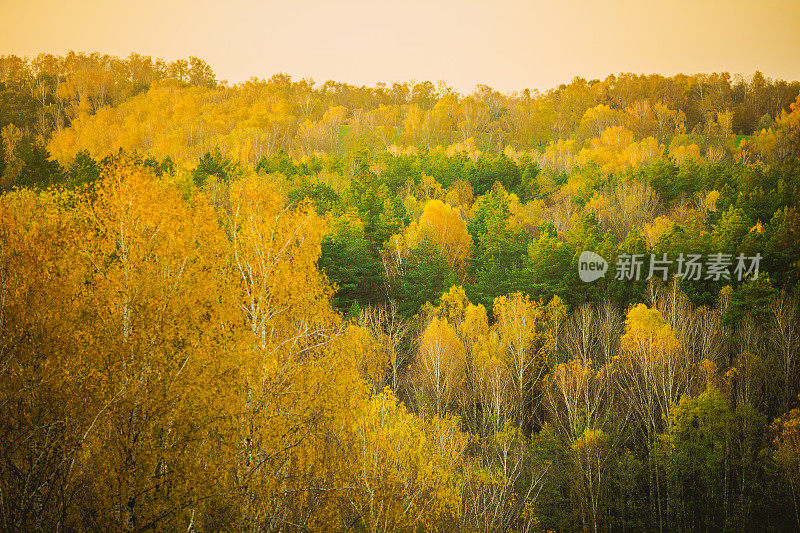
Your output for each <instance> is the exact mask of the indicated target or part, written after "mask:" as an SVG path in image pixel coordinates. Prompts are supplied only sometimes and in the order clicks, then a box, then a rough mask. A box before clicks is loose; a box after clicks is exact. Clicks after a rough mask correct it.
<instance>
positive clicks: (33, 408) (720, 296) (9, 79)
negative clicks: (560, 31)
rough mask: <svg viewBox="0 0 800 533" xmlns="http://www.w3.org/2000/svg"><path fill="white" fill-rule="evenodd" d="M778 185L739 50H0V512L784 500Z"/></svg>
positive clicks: (291, 521)
mask: <svg viewBox="0 0 800 533" xmlns="http://www.w3.org/2000/svg"><path fill="white" fill-rule="evenodd" d="M799 209H800V82H799V81H782V80H773V79H770V78H766V77H765V76H764V75H762V74H761V73H760V72H755V73H754V74H752V75H751V76H748V77H742V76H731V75H730V74H728V73H712V74H693V75H683V74H681V75H675V76H662V75H637V74H630V73H622V74H618V75H609V76H608V77H607V78H605V79H603V80H599V79H593V80H586V79H583V78H580V77H576V78H575V79H573V80H572V81H571V82H570V83H567V84H563V85H560V86H558V87H556V88H553V89H550V90H548V91H545V92H539V91H530V90H525V91H522V92H515V93H509V94H503V93H500V92H498V91H495V90H494V89H492V88H491V87H488V86H485V85H479V86H477V87H476V88H475V90H474V92H472V93H470V94H461V93H459V92H457V91H456V90H454V89H452V88H450V87H449V86H447V85H446V84H445V83H443V82H439V83H432V82H428V81H422V82H417V81H411V82H405V83H392V84H381V83H379V84H377V85H376V86H374V87H368V86H355V85H349V84H347V83H340V82H335V81H327V82H324V83H317V82H315V81H314V80H311V79H302V80H293V79H292V78H290V77H289V76H288V75H285V74H276V75H273V76H271V77H270V78H268V79H260V78H255V77H254V78H251V79H250V80H249V81H247V82H244V83H237V84H229V83H227V82H224V81H220V80H218V79H217V77H216V75H215V73H214V72H213V70H212V69H211V67H210V66H209V65H208V64H207V63H206V62H205V61H203V60H201V59H198V58H195V57H191V58H189V59H186V60H177V61H172V62H168V61H163V60H159V59H154V58H151V57H148V56H142V55H137V54H132V55H131V56H129V57H127V58H119V57H113V56H109V55H102V54H99V53H91V54H86V53H75V52H70V53H69V54H67V55H64V56H54V55H48V54H42V55H39V56H37V57H34V58H25V57H17V56H0V530H2V531H9V532H12V531H14V532H16V531H131V532H133V531H190V532H193V531H196V532H200V531H251V532H254V533H255V532H267V531H353V532H375V533H377V532H388V531H407V532H422V531H450V532H452V531H469V532H478V531H484V532H490V531H510V532H534V531H584V532H587V533H597V532H604V531H658V532H664V531H753V530H757V531H789V530H800V396H798V394H799V393H800V286H799V285H798V281H800V211H798V210H799ZM585 251H589V252H593V253H594V254H596V255H597V256H600V257H601V258H604V259H605V260H606V261H607V262H608V271H607V272H605V275H604V276H601V277H599V278H598V279H596V280H594V281H590V282H586V281H583V280H582V278H581V277H580V272H579V270H580V268H581V267H582V264H581V261H582V260H581V259H580V258H581V255H582V253H583V252H585ZM690 258H694V259H692V260H690ZM742 258H748V260H749V262H748V263H747V265H746V266H747V268H741V267H742V262H741V260H742ZM754 258H755V259H754ZM632 260H638V261H639V264H638V265H636V267H637V268H636V270H635V271H634V270H630V271H625V270H624V269H623V268H622V267H621V266H620V265H625V264H630V263H631V261H632ZM703 260H704V261H705V262H704V263H703V262H702V261H703ZM626 261H627V263H626ZM698 261H700V262H699V263H698ZM689 263H691V264H692V265H694V266H696V267H697V271H696V274H697V275H696V276H687V275H685V274H686V273H687V268H689V266H688V264H689ZM665 265H667V266H665ZM720 265H721V266H720Z"/></svg>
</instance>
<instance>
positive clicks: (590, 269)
mask: <svg viewBox="0 0 800 533" xmlns="http://www.w3.org/2000/svg"><path fill="white" fill-rule="evenodd" d="M607 271H608V261H606V260H605V259H603V258H602V257H601V256H599V255H597V254H596V253H594V252H590V251H588V250H585V251H583V252H581V256H580V257H579V258H578V276H579V277H580V278H581V281H583V282H585V283H590V282H592V281H594V280H596V279H599V278H602V277H603V276H605V275H606V272H607Z"/></svg>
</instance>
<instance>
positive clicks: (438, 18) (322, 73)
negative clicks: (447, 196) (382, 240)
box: [0, 0, 800, 92]
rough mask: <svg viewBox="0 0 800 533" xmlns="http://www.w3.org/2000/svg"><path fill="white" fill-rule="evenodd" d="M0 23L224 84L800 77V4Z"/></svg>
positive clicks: (179, 2)
mask: <svg viewBox="0 0 800 533" xmlns="http://www.w3.org/2000/svg"><path fill="white" fill-rule="evenodd" d="M0 21H2V27H3V30H2V31H0V54H17V55H27V56H34V55H36V54H38V53H40V52H50V53H56V54H63V53H66V52H67V51H69V50H75V51H84V52H92V51H98V52H102V53H109V54H113V55H118V56H127V55H129V54H130V53H131V52H137V53H140V54H144V55H151V56H153V57H162V58H164V59H167V60H173V59H176V58H180V57H184V58H185V57H188V56H190V55H194V56H198V57H201V58H203V59H205V60H206V61H207V62H208V63H209V64H210V65H211V67H212V68H213V69H214V71H215V72H216V73H217V77H218V78H219V79H225V80H228V81H229V82H231V83H236V82H240V81H244V80H247V79H248V78H250V77H251V76H256V77H259V78H265V77H269V76H271V75H272V74H274V73H276V72H286V73H288V74H290V75H292V76H293V77H295V78H303V77H310V78H313V79H314V80H315V81H317V82H323V81H325V80H328V79H334V80H337V81H346V82H349V83H355V84H368V85H374V84H375V83H376V82H378V81H384V82H387V83H390V82H392V81H406V80H410V79H416V80H428V79H429V80H432V81H438V80H444V81H445V82H446V83H448V84H449V85H451V86H453V87H455V88H456V89H458V90H460V91H462V92H464V91H471V90H472V89H473V88H474V86H475V84H477V83H485V84H487V85H490V86H492V87H494V88H496V89H498V90H501V91H506V92H509V91H516V90H522V89H525V88H531V89H540V90H541V89H548V88H551V87H555V86H557V85H558V84H560V83H564V82H568V81H569V80H571V79H572V78H573V77H575V76H583V77H585V78H587V79H591V78H604V77H605V76H606V75H608V74H611V73H614V74H617V73H620V72H636V73H654V72H657V73H661V74H665V75H671V74H676V73H678V72H685V73H696V72H719V71H728V72H731V73H741V74H744V75H746V76H749V75H751V74H752V73H753V72H754V71H755V70H761V71H762V72H763V73H764V74H765V75H766V76H769V77H773V78H783V79H787V80H797V79H800V0H747V1H745V0H674V1H667V0H660V1H652V0H606V1H599V0H598V1H577V0H572V1H570V0H565V1H562V0H552V1H539V0H529V1H521V0H495V1H488V0H483V1H478V0H461V1H458V2H456V1H450V0H443V1H436V0H430V1H428V2H425V1H420V0H405V1H394V2H385V1H383V0H372V1H367V0H365V1H350V2H332V1H327V0H295V1H289V0H283V1H271V0H270V1H265V0H262V1H256V0H228V1H224V2H223V1H218V2H211V1H208V0H160V1H156V0H127V1H120V2H118V1H115V0H105V1H100V0H76V1H69V0H0Z"/></svg>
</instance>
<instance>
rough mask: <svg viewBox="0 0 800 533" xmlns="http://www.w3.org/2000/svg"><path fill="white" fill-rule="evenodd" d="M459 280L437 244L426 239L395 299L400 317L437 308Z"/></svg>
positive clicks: (416, 251) (413, 254) (407, 267)
mask: <svg viewBox="0 0 800 533" xmlns="http://www.w3.org/2000/svg"><path fill="white" fill-rule="evenodd" d="M457 283H458V278H457V276H456V273H455V272H454V271H453V268H452V267H451V266H450V264H449V263H448V262H447V260H446V259H445V258H444V257H443V256H442V254H441V253H439V250H438V248H437V247H436V245H435V244H433V243H431V242H430V241H429V240H427V239H423V240H422V241H420V243H419V244H418V245H417V246H416V247H415V248H414V249H413V250H411V252H410V253H409V255H408V257H407V258H406V260H405V265H404V267H403V271H402V274H401V275H400V276H399V279H398V280H397V282H396V286H395V288H394V290H393V294H392V297H393V299H394V300H395V301H396V302H397V310H398V311H399V312H400V314H402V315H404V316H407V317H410V316H413V315H414V314H416V313H417V311H419V309H420V308H421V307H422V305H423V304H425V303H426V302H430V303H431V304H433V305H437V304H438V302H439V298H440V297H441V296H442V294H444V292H445V291H447V290H448V289H449V288H450V287H452V286H453V285H456V284H457Z"/></svg>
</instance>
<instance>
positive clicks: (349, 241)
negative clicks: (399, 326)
mask: <svg viewBox="0 0 800 533" xmlns="http://www.w3.org/2000/svg"><path fill="white" fill-rule="evenodd" d="M318 265H319V268H320V270H322V272H324V273H325V275H326V276H327V277H328V279H329V280H330V281H331V282H332V283H333V284H334V285H335V286H336V293H335V294H334V295H333V298H332V299H331V301H332V303H333V305H334V306H335V307H336V308H337V309H339V311H340V312H343V313H344V312H346V311H347V310H349V309H351V308H352V307H353V306H361V307H365V306H367V305H375V304H378V303H379V302H380V300H381V296H382V286H383V283H382V279H381V274H382V271H383V268H382V266H381V263H380V261H379V260H378V258H377V257H376V254H375V253H374V251H373V249H372V247H371V246H370V243H369V242H368V241H367V239H366V235H365V234H364V229H363V227H362V226H361V225H360V224H352V223H351V221H349V220H347V219H346V218H342V219H339V220H337V221H336V222H334V224H333V226H332V228H331V230H330V231H329V232H328V234H327V235H326V236H325V238H324V239H323V240H322V251H321V254H320V258H319V262H318Z"/></svg>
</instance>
